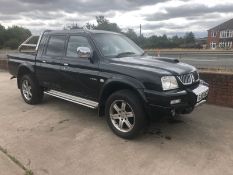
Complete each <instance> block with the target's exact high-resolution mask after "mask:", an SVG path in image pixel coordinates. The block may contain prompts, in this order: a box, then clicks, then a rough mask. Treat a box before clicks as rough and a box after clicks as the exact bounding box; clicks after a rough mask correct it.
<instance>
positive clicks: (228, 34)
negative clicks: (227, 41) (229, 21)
mask: <svg viewBox="0 0 233 175" xmlns="http://www.w3.org/2000/svg"><path fill="white" fill-rule="evenodd" d="M232 37H233V30H223V31H221V32H220V38H232Z"/></svg>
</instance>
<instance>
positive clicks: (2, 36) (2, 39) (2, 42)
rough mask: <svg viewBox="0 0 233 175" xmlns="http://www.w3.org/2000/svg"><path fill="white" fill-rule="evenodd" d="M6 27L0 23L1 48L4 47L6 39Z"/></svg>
mask: <svg viewBox="0 0 233 175" xmlns="http://www.w3.org/2000/svg"><path fill="white" fill-rule="evenodd" d="M5 30H6V29H5V27H4V26H2V25H1V24H0V49H1V48H2V47H3V44H4V41H5V35H4V34H5Z"/></svg>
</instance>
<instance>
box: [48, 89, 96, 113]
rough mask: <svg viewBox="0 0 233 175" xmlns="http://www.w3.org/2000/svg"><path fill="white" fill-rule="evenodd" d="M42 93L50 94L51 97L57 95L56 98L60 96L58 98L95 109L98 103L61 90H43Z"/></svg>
mask: <svg viewBox="0 0 233 175" xmlns="http://www.w3.org/2000/svg"><path fill="white" fill-rule="evenodd" d="M44 93H45V94H47V95H51V96H53V97H57V98H60V99H63V100H66V101H69V102H73V103H77V104H80V105H83V106H86V107H89V108H92V109H96V108H97V107H98V105H99V103H98V102H95V101H92V100H88V99H85V98H81V97H77V96H73V95H70V94H66V93H63V92H59V91H55V90H50V91H45V92H44Z"/></svg>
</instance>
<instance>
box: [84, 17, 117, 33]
mask: <svg viewBox="0 0 233 175" xmlns="http://www.w3.org/2000/svg"><path fill="white" fill-rule="evenodd" d="M96 22H97V25H94V24H90V23H87V24H86V28H88V29H95V30H108V31H112V32H117V33H121V29H120V27H119V26H118V25H117V24H116V23H111V22H109V20H107V19H106V18H105V17H104V16H96Z"/></svg>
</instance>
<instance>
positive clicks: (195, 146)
mask: <svg viewBox="0 0 233 175" xmlns="http://www.w3.org/2000/svg"><path fill="white" fill-rule="evenodd" d="M9 78H10V75H9V74H7V73H5V72H0V146H1V147H3V148H5V149H7V150H8V152H9V154H11V155H12V156H14V157H16V158H17V159H18V160H19V161H20V162H21V163H22V164H23V165H24V166H26V167H27V168H28V169H31V170H32V171H33V172H34V174H36V175H47V174H50V175H67V174H70V175H71V174H72V175H73V174H75V175H76V174H80V175H81V174H87V175H90V174H95V175H104V174H107V175H109V174H116V175H118V174H121V175H123V174H133V175H135V174H149V175H151V174H156V175H158V174H161V175H173V174H174V175H177V174H180V175H182V174H184V175H199V174H205V175H206V174H208V175H219V174H224V175H230V174H233V129H232V126H233V109H230V108H224V107H218V106H211V105H204V106H201V107H199V108H197V109H196V110H195V111H194V112H193V113H192V114H191V115H188V116H180V117H179V118H178V119H179V120H177V121H176V122H168V121H167V120H166V119H164V120H160V121H158V122H155V123H153V124H151V126H150V127H149V129H148V131H147V132H145V133H144V134H142V135H141V136H140V137H139V138H137V139H135V140H132V141H127V140H124V139H121V138H119V137H117V136H115V135H114V134H113V133H112V132H111V131H110V129H109V128H108V126H107V124H106V122H105V120H104V119H103V118H99V117H97V111H95V110H91V109H88V108H85V107H82V106H79V105H76V104H72V103H69V102H65V101H62V100H59V99H55V98H52V97H46V98H45V99H44V101H43V103H42V104H40V105H37V106H30V105H27V104H26V103H24V102H23V100H22V99H21V97H20V94H19V91H18V90H17V88H16V80H9ZM0 157H2V153H1V154H0ZM1 161H2V160H1V159H0V164H2V163H1ZM6 166H8V165H6ZM13 166H14V165H12V167H13ZM6 169H7V168H5V167H3V168H2V166H1V165H0V174H4V173H2V172H4V171H6ZM6 174H7V173H6ZM8 174H10V173H8ZM8 174H7V175H8ZM15 174H17V173H15ZM18 174H20V173H18Z"/></svg>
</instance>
